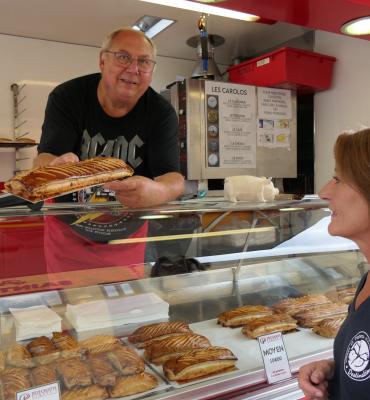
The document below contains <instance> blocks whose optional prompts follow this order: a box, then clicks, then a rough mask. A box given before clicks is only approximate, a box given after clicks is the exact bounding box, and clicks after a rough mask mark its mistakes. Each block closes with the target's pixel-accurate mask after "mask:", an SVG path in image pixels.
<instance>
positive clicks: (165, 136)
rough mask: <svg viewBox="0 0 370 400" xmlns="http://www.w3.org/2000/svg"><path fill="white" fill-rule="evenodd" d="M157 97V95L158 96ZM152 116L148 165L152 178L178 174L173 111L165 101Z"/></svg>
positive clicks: (177, 143) (175, 120)
mask: <svg viewBox="0 0 370 400" xmlns="http://www.w3.org/2000/svg"><path fill="white" fill-rule="evenodd" d="M158 96H159V95H158ZM161 100H162V101H161V104H160V107H158V108H156V112H155V113H154V115H153V117H154V118H153V126H152V134H151V138H150V143H149V150H148V151H149V155H148V164H149V169H150V171H151V173H152V176H153V177H157V176H160V175H163V174H166V173H168V172H180V151H179V140H178V119H177V115H176V112H175V109H174V108H173V107H172V105H171V104H170V103H168V102H167V100H165V99H161Z"/></svg>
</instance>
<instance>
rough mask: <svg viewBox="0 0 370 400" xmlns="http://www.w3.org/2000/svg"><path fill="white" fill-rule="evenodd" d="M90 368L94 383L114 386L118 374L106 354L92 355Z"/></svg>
mask: <svg viewBox="0 0 370 400" xmlns="http://www.w3.org/2000/svg"><path fill="white" fill-rule="evenodd" d="M89 366H90V370H91V372H92V375H93V380H94V383H96V384H97V385H101V386H114V384H115V383H116V377H117V375H118V373H117V371H116V370H115V369H114V368H113V366H112V364H111V363H110V362H109V360H108V358H107V355H106V353H100V354H91V355H90V356H89Z"/></svg>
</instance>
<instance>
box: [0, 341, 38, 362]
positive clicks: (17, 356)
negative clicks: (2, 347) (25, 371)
mask: <svg viewBox="0 0 370 400" xmlns="http://www.w3.org/2000/svg"><path fill="white" fill-rule="evenodd" d="M6 362H7V364H8V365H11V366H13V367H20V368H31V367H33V366H34V362H33V360H32V355H31V353H30V352H29V351H28V350H27V349H26V347H24V346H22V345H21V344H19V343H15V344H13V346H11V347H10V349H9V350H8V351H7V354H6Z"/></svg>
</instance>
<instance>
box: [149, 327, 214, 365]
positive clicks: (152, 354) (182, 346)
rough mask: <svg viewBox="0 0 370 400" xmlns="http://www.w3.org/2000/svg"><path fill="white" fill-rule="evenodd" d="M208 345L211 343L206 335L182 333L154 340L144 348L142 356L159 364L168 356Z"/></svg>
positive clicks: (175, 355) (171, 356) (174, 355)
mask: <svg viewBox="0 0 370 400" xmlns="http://www.w3.org/2000/svg"><path fill="white" fill-rule="evenodd" d="M210 346H211V343H210V342H209V340H208V339H207V338H206V337H204V336H202V335H197V334H195V333H184V334H182V335H178V336H170V337H167V338H165V339H161V340H156V341H155V342H153V343H152V344H151V345H150V346H147V347H146V348H145V352H144V356H145V358H146V359H147V360H148V361H150V362H152V363H154V364H156V365H159V364H163V363H164V362H165V361H167V360H169V359H170V358H173V357H177V356H179V355H181V354H184V353H185V352H186V351H189V350H195V349H202V348H203V349H204V348H207V347H210Z"/></svg>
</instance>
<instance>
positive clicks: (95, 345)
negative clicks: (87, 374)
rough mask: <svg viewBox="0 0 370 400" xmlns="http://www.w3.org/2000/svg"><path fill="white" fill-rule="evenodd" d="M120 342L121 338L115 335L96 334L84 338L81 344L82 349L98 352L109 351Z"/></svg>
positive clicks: (92, 352)
mask: <svg viewBox="0 0 370 400" xmlns="http://www.w3.org/2000/svg"><path fill="white" fill-rule="evenodd" d="M119 343H120V341H119V339H118V338H116V337H115V336H111V335H96V336H91V337H89V338H88V339H85V340H82V341H81V342H80V343H79V344H80V347H81V348H82V349H84V350H86V351H88V352H89V353H90V354H97V353H103V352H105V351H109V350H111V349H113V348H114V347H115V346H117V345H119Z"/></svg>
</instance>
